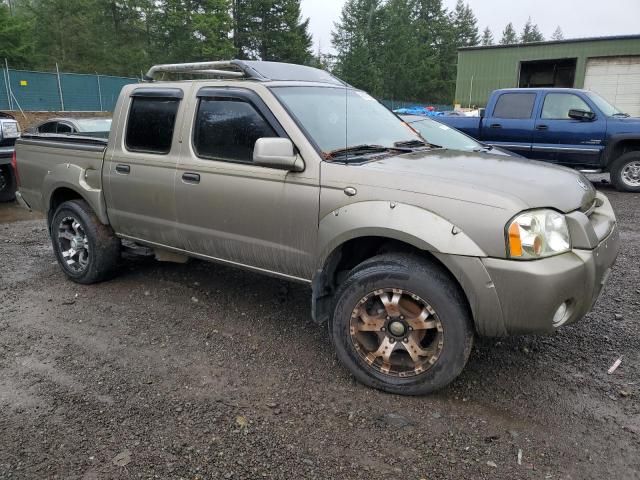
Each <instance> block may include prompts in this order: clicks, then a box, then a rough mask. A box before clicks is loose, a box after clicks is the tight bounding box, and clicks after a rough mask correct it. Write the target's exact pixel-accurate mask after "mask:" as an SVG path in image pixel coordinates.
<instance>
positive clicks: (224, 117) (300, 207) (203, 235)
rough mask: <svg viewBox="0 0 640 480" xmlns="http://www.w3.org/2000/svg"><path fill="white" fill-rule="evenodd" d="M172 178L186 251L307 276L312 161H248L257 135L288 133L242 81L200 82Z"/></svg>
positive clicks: (314, 190) (311, 244)
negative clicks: (291, 166) (235, 84)
mask: <svg viewBox="0 0 640 480" xmlns="http://www.w3.org/2000/svg"><path fill="white" fill-rule="evenodd" d="M193 101H194V102H195V104H196V106H195V109H196V116H195V120H194V123H193V125H188V126H187V127H186V129H187V131H185V133H184V137H185V138H187V139H189V140H187V141H185V144H189V145H190V148H188V149H185V151H184V153H183V154H182V155H181V156H180V159H179V162H178V167H177V175H176V180H175V182H176V183H175V192H176V208H177V217H178V229H179V231H180V232H181V237H182V238H183V241H184V242H185V245H186V250H188V251H190V252H193V253H196V254H198V255H202V256H205V257H208V258H211V259H214V260H220V261H224V262H228V263H233V264H238V265H243V266H247V267H250V268H252V269H255V270H260V271H266V272H272V273H277V274H282V275H285V276H288V277H292V278H294V279H309V278H311V276H312V274H313V268H314V253H315V247H316V240H317V233H318V207H319V175H318V169H317V168H313V167H312V168H307V169H306V170H305V171H304V172H289V171H285V170H278V169H274V168H267V167H261V166H257V165H254V164H253V148H254V144H255V142H256V140H257V139H258V138H264V137H285V138H288V136H287V134H286V132H285V131H284V129H283V128H282V126H281V125H280V124H279V123H278V121H277V120H276V118H275V117H274V116H273V114H272V113H271V111H270V110H269V109H268V107H266V105H265V104H264V102H263V101H262V99H261V98H260V97H259V96H258V95H257V94H256V93H255V92H253V91H251V90H248V89H243V88H218V87H205V88H202V89H200V91H199V92H198V93H197V95H196V98H195V99H193Z"/></svg>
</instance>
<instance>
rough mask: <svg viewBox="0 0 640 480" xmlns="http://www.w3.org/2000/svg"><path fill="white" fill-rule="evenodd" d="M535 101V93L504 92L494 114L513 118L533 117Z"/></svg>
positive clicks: (499, 116)
mask: <svg viewBox="0 0 640 480" xmlns="http://www.w3.org/2000/svg"><path fill="white" fill-rule="evenodd" d="M535 103H536V94H535V93H503V94H502V95H500V97H499V98H498V101H497V102H496V108H495V110H494V112H493V116H494V117H495V118H513V119H517V118H519V119H527V118H531V114H532V113H533V105H534V104H535Z"/></svg>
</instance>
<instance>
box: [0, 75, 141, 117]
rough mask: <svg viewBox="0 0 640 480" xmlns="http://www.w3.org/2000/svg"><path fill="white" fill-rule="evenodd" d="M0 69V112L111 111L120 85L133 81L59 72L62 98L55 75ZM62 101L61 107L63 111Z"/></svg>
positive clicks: (133, 81)
mask: <svg viewBox="0 0 640 480" xmlns="http://www.w3.org/2000/svg"><path fill="white" fill-rule="evenodd" d="M8 73H9V84H8V86H9V87H10V88H8V86H7V70H6V69H1V70H0V110H20V109H22V110H24V111H62V110H66V111H93V112H99V111H113V108H114V107H115V104H116V101H117V100H118V95H119V94H120V90H121V89H122V87H123V86H125V85H128V84H130V83H136V82H138V80H137V79H135V78H127V77H112V76H108V75H87V74H77V73H60V86H61V89H62V99H61V98H60V89H59V88H58V76H57V74H55V73H47V72H31V71H26V70H12V69H9V71H8ZM63 102H64V108H63Z"/></svg>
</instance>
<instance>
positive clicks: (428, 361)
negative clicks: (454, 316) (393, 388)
mask: <svg viewBox="0 0 640 480" xmlns="http://www.w3.org/2000/svg"><path fill="white" fill-rule="evenodd" d="M350 334H351V341H352V342H353V345H354V347H355V349H356V351H357V352H358V354H359V355H360V357H361V358H362V359H363V360H364V361H365V362H366V363H367V364H368V365H369V367H370V368H373V369H375V370H377V371H378V372H381V373H383V374H385V375H390V376H394V377H412V376H416V375H420V374H421V373H424V372H426V371H427V370H429V369H430V368H431V366H432V365H433V364H435V363H436V361H437V360H438V358H439V357H440V354H441V353H442V347H443V345H444V330H443V328H442V322H441V321H440V319H439V318H438V315H437V314H436V312H435V310H434V309H433V308H432V307H431V306H430V305H429V304H428V303H427V302H425V301H424V300H423V299H422V298H420V297H419V296H418V295H415V294H414V293H412V292H409V291H406V290H401V289H397V288H385V289H380V290H376V291H374V292H371V293H369V294H368V295H366V296H365V297H363V298H362V299H361V300H360V301H359V302H358V304H357V305H356V307H355V308H354V309H353V312H352V314H351V321H350Z"/></svg>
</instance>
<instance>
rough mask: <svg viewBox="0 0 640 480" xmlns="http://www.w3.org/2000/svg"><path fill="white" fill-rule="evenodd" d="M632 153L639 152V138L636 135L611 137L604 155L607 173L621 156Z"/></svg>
mask: <svg viewBox="0 0 640 480" xmlns="http://www.w3.org/2000/svg"><path fill="white" fill-rule="evenodd" d="M633 151H640V136H639V135H638V134H623V135H615V136H612V137H611V139H610V140H609V143H608V145H607V148H606V150H605V153H604V157H605V165H604V166H605V170H606V171H609V170H610V168H611V165H612V164H613V162H615V161H616V160H617V159H618V158H620V157H621V156H622V155H625V154H626V153H629V152H633Z"/></svg>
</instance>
